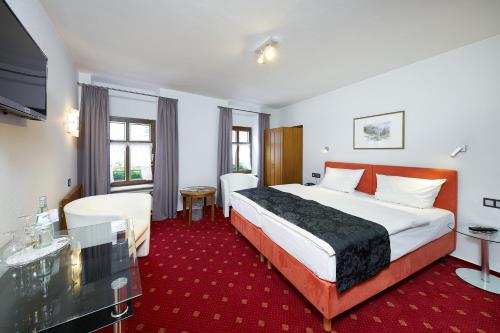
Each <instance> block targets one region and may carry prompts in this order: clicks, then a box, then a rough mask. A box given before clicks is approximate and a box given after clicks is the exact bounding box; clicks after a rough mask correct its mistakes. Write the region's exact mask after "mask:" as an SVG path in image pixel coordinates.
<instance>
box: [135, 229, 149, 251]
mask: <svg viewBox="0 0 500 333" xmlns="http://www.w3.org/2000/svg"><path fill="white" fill-rule="evenodd" d="M146 233H147V235H146V239H145V240H144V242H142V244H141V245H139V247H138V248H137V256H138V257H146V256H147V255H148V254H149V242H150V239H151V229H150V227H148V230H146Z"/></svg>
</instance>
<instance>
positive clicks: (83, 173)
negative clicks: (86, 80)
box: [78, 85, 110, 196]
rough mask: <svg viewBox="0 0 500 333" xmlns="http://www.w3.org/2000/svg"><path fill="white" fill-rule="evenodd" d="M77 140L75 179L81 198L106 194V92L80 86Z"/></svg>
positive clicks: (107, 123)
mask: <svg viewBox="0 0 500 333" xmlns="http://www.w3.org/2000/svg"><path fill="white" fill-rule="evenodd" d="M79 126H80V135H79V137H78V180H79V182H80V184H82V186H83V195H84V196H91V195H98V194H107V193H109V186H110V174H109V95H108V89H106V88H100V87H95V86H90V85H83V86H82V99H81V105H80V124H79Z"/></svg>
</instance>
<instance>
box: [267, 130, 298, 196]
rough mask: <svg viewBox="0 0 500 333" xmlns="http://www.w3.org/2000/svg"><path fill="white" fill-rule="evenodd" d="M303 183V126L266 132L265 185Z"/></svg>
mask: <svg viewBox="0 0 500 333" xmlns="http://www.w3.org/2000/svg"><path fill="white" fill-rule="evenodd" d="M291 183H299V184H302V126H297V127H279V128H270V129H266V130H265V132H264V185H266V186H271V185H279V184H291Z"/></svg>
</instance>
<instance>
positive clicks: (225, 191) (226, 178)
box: [220, 173, 259, 217]
mask: <svg viewBox="0 0 500 333" xmlns="http://www.w3.org/2000/svg"><path fill="white" fill-rule="evenodd" d="M220 182H221V188H222V203H223V205H224V216H225V217H229V207H230V206H231V192H234V191H239V190H244V189H247V188H253V187H257V184H258V182H259V179H258V178H257V177H255V176H254V175H249V174H245V173H228V174H225V175H222V176H220Z"/></svg>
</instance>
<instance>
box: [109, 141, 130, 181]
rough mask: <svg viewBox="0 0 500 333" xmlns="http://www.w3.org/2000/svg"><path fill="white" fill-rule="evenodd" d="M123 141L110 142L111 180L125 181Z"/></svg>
mask: <svg viewBox="0 0 500 333" xmlns="http://www.w3.org/2000/svg"><path fill="white" fill-rule="evenodd" d="M125 147H126V144H125V143H118V142H111V144H110V147H109V151H110V163H109V165H110V178H111V182H112V183H113V182H120V181H125V180H126V179H125Z"/></svg>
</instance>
